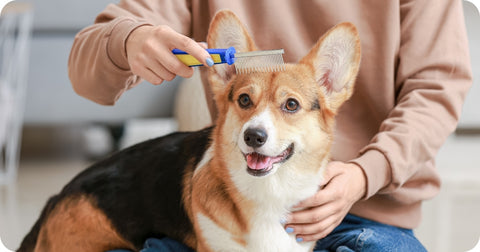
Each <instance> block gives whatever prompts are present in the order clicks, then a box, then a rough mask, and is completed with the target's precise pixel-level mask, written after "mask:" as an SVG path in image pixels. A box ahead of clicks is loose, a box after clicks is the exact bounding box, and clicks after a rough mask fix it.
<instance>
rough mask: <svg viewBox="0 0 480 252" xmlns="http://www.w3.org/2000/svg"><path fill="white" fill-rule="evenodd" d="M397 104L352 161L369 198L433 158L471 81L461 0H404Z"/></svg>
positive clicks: (452, 126)
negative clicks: (362, 176) (360, 171)
mask: <svg viewBox="0 0 480 252" xmlns="http://www.w3.org/2000/svg"><path fill="white" fill-rule="evenodd" d="M401 18H402V20H401V44H400V50H399V62H398V66H397V71H396V83H395V85H396V93H397V95H396V106H395V107H394V109H393V110H392V111H391V112H390V114H389V116H388V118H386V119H385V120H384V121H383V123H382V124H381V126H380V129H379V132H378V133H377V134H376V136H375V137H374V138H373V139H372V140H371V142H370V144H369V145H367V146H366V147H365V148H363V150H361V156H360V157H359V158H357V159H355V160H353V162H354V163H355V164H357V165H359V166H360V167H362V169H363V170H364V172H365V174H366V178H367V192H366V195H365V198H369V197H371V196H373V195H375V194H377V193H389V192H392V191H394V190H395V189H397V188H398V187H400V186H402V185H403V184H404V182H406V181H407V180H409V179H410V178H411V177H412V176H413V175H414V174H415V173H416V172H418V171H419V170H420V169H421V168H422V167H425V166H426V165H431V163H432V162H434V159H435V155H436V153H437V152H438V150H439V149H440V147H441V145H442V144H443V143H444V142H445V140H446V138H447V136H448V135H450V134H451V133H452V132H453V130H454V129H455V128H456V126H457V123H458V120H459V117H460V113H461V108H462V105H463V102H464V99H465V96H466V94H467V91H468V90H469V88H470V86H471V84H472V74H471V67H470V58H469V50H468V39H467V34H466V29H465V23H464V22H465V21H464V16H463V8H462V1H460V0H448V1H435V0H431V1H412V0H409V1H403V2H402V3H401Z"/></svg>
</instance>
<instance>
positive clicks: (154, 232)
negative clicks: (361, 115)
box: [18, 11, 360, 252]
mask: <svg viewBox="0 0 480 252" xmlns="http://www.w3.org/2000/svg"><path fill="white" fill-rule="evenodd" d="M207 42H208V44H209V46H210V47H212V48H228V47H231V46H233V47H235V48H236V50H237V51H240V52H241V51H254V50H257V48H256V46H255V44H254V42H253V39H252V37H251V36H250V35H249V33H248V32H247V29H246V27H245V26H244V25H243V24H242V23H241V22H240V21H239V19H238V18H237V17H236V16H235V15H234V14H233V13H232V12H231V11H221V12H218V13H217V14H216V15H215V17H214V18H213V20H212V22H211V25H210V29H209V33H208V39H207ZM359 64H360V41H359V36H358V33H357V31H356V28H355V27H354V26H353V25H352V24H350V23H341V24H339V25H337V26H335V27H333V28H332V29H331V30H329V31H328V32H327V33H326V34H325V35H324V36H322V37H321V38H320V39H319V40H318V42H317V43H316V44H315V45H314V46H313V48H312V49H311V51H310V52H309V53H308V54H307V55H306V56H304V57H303V58H302V59H301V60H300V61H299V62H298V63H297V64H286V65H285V70H284V71H281V72H269V73H251V74H240V75H237V74H236V73H235V70H234V69H233V67H232V66H225V65H216V66H214V67H211V68H210V69H209V70H208V71H209V72H208V79H209V83H210V85H211V88H212V91H213V94H214V99H215V103H216V106H217V108H218V111H219V113H218V114H219V115H218V118H217V120H216V122H215V124H214V125H215V126H212V127H209V128H206V129H203V130H200V131H196V132H177V133H172V134H170V135H167V136H163V137H160V138H156V139H152V140H149V141H146V142H143V143H140V144H137V145H135V146H132V147H130V148H127V149H125V150H122V151H120V152H117V153H116V154H113V155H111V156H110V157H108V158H106V159H105V160H103V161H100V162H98V163H96V164H94V165H92V166H91V167H90V168H88V169H86V170H85V171H83V172H81V173H80V174H79V175H77V176H76V177H75V178H74V179H73V180H72V181H70V182H69V183H68V184H67V185H66V186H65V187H64V188H63V189H62V191H61V192H60V193H59V194H57V195H55V196H53V197H52V198H50V200H49V201H48V202H47V204H46V206H45V208H44V209H43V211H42V213H41V215H40V217H39V219H38V220H37V222H36V223H35V225H34V226H33V228H32V229H31V231H30V232H29V233H28V234H27V236H26V237H25V238H24V240H23V242H22V244H21V247H20V249H19V250H18V251H37V252H42V251H48V252H56V251H62V252H63V251H89V252H95V251H106V250H111V249H118V248H124V249H130V250H133V251H139V250H140V249H141V248H142V245H143V243H144V241H145V240H146V239H147V238H149V237H164V236H167V237H169V238H172V239H175V240H177V241H179V242H181V243H184V244H186V245H187V246H189V247H191V248H193V249H194V250H196V251H200V252H202V251H288V252H292V251H311V250H312V249H313V247H314V245H315V243H314V242H297V241H296V238H295V236H294V235H291V234H288V233H287V232H286V231H285V228H284V226H283V224H282V220H284V219H285V218H286V216H287V214H289V213H290V212H291V211H292V210H293V207H294V206H295V205H296V204H298V203H299V202H300V201H302V200H304V199H306V198H308V197H310V196H312V195H314V194H315V193H316V192H317V190H319V184H320V183H321V181H322V176H323V172H324V169H325V167H326V165H327V163H328V162H329V152H330V147H331V145H332V141H333V139H332V137H333V131H334V119H335V114H336V112H337V110H338V109H339V107H340V106H341V105H342V103H343V102H344V101H345V100H347V99H348V98H349V97H350V96H351V94H352V92H353V86H354V83H355V78H356V75H357V72H358V69H359Z"/></svg>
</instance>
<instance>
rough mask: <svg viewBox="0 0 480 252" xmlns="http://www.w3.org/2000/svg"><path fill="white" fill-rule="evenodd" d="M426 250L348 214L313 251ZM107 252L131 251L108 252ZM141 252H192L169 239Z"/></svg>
mask: <svg viewBox="0 0 480 252" xmlns="http://www.w3.org/2000/svg"><path fill="white" fill-rule="evenodd" d="M326 251H335V252H351V251H357V252H358V251H366V252H369V251H375V252H377V251H387V252H390V251H398V252H402V251H408V252H417V251H427V250H426V249H425V248H424V247H423V245H422V244H421V243H420V242H419V241H418V240H417V238H415V236H414V235H413V231H412V230H410V229H403V228H398V227H394V226H390V225H386V224H382V223H378V222H375V221H371V220H367V219H364V218H361V217H358V216H354V215H351V214H349V215H347V216H346V217H345V219H344V220H343V221H342V223H341V224H340V225H339V226H338V227H337V228H335V229H334V230H333V232H332V233H331V234H329V235H328V236H327V237H325V238H323V239H321V240H319V241H318V242H317V244H316V246H315V249H314V252H326ZM109 252H130V251H129V250H123V249H120V250H111V251H109ZM140 252H194V251H193V250H192V249H190V248H188V247H187V246H185V245H183V244H181V243H179V242H177V241H175V240H173V239H170V238H167V237H165V238H161V239H156V238H150V239H147V241H146V242H145V245H144V249H142V250H141V251H140Z"/></svg>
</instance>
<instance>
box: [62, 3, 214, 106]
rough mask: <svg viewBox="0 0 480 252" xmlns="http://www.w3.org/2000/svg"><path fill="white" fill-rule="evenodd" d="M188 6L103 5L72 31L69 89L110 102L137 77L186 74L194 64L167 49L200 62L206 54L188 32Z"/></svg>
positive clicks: (156, 81)
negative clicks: (86, 24)
mask: <svg viewBox="0 0 480 252" xmlns="http://www.w3.org/2000/svg"><path fill="white" fill-rule="evenodd" d="M189 8H190V7H189V3H188V1H178V0H135V1H134V0H125V1H121V2H120V3H119V4H118V5H114V4H110V5H108V6H107V7H106V9H105V10H104V11H102V13H100V14H99V15H98V16H97V18H96V20H95V24H93V25H91V26H89V27H86V28H85V29H83V30H82V31H80V32H79V33H78V34H77V35H76V37H75V40H74V43H73V46H72V49H71V52H70V57H69V61H68V73H69V77H70V80H71V82H72V86H73V88H74V90H75V91H76V92H77V93H78V94H79V95H81V96H83V97H85V98H88V99H90V100H92V101H94V102H97V103H99V104H103V105H113V104H114V103H115V102H116V101H117V100H118V98H119V97H120V96H121V95H122V94H123V92H124V91H125V90H127V89H129V88H131V87H132V86H134V85H136V84H138V83H139V82H140V81H141V79H142V78H143V79H146V80H148V81H151V82H152V83H153V84H160V83H162V81H163V80H171V79H172V78H173V77H175V75H180V76H183V77H189V76H191V74H192V73H193V70H192V69H190V68H188V67H186V66H185V65H183V64H181V63H180V61H178V60H177V59H176V57H175V56H173V55H172V54H171V53H170V51H171V50H172V49H173V48H180V49H183V50H185V51H187V52H189V53H190V54H192V55H193V56H195V57H197V58H199V59H200V61H201V62H202V63H204V64H206V59H207V58H208V57H209V55H208V53H206V51H205V50H203V48H202V46H200V45H199V44H197V43H195V42H194V41H193V40H191V39H189V38H188V37H187V36H188V35H189V34H190V33H191V31H190V28H191V15H190V9H189ZM183 34H184V35H183ZM127 42H129V43H128V44H129V47H128V48H127Z"/></svg>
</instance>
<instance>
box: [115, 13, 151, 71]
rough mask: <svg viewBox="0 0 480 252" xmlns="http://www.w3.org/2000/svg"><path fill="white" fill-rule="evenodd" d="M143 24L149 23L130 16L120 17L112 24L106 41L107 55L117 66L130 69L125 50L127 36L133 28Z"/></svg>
mask: <svg viewBox="0 0 480 252" xmlns="http://www.w3.org/2000/svg"><path fill="white" fill-rule="evenodd" d="M144 25H151V24H149V23H147V22H141V21H138V20H134V19H131V18H121V19H119V20H118V21H116V22H114V23H113V24H112V26H113V28H112V30H111V32H110V33H109V37H108V41H107V55H108V57H109V58H110V60H111V61H112V62H113V64H115V65H116V66H117V67H118V68H120V69H122V70H129V69H130V66H129V65H128V60H127V51H126V42H127V38H128V36H130V34H131V33H132V32H133V31H134V30H135V29H137V28H138V27H140V26H144Z"/></svg>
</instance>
